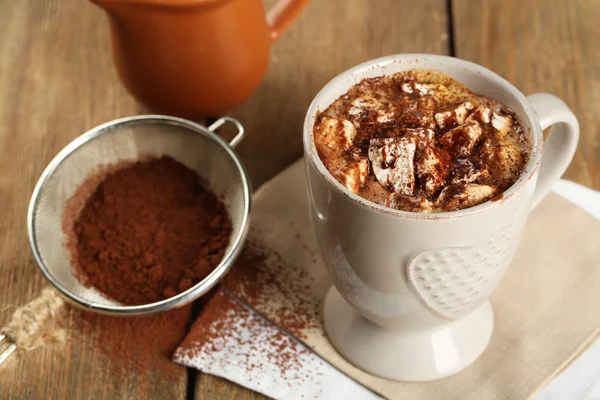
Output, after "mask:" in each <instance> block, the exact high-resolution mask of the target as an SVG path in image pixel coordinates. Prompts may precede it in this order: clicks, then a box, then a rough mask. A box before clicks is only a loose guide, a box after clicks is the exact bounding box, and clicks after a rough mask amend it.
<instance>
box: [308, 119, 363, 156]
mask: <svg viewBox="0 0 600 400" xmlns="http://www.w3.org/2000/svg"><path fill="white" fill-rule="evenodd" d="M317 132H318V133H319V135H321V137H322V139H321V141H322V142H323V143H324V144H325V145H326V146H327V147H329V148H330V149H346V150H348V149H349V148H350V147H351V146H352V142H353V141H354V138H355V137H356V127H355V126H354V124H353V123H352V122H350V121H348V120H347V119H337V118H328V117H323V119H321V122H320V123H319V125H318V126H317Z"/></svg>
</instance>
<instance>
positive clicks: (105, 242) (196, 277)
mask: <svg viewBox="0 0 600 400" xmlns="http://www.w3.org/2000/svg"><path fill="white" fill-rule="evenodd" d="M91 179H94V178H91ZM66 214H68V213H66ZM67 228H68V227H67ZM71 229H72V230H73V231H74V233H75V235H71V236H70V241H69V244H68V247H69V249H70V250H71V254H72V263H73V265H74V267H75V269H76V271H77V275H78V278H80V279H81V280H82V281H83V283H84V284H86V285H87V286H93V287H95V288H96V289H98V290H99V291H100V292H102V293H103V294H105V295H106V296H107V297H109V298H111V299H114V300H116V301H118V302H120V303H123V304H126V305H140V304H147V303H153V302H157V301H160V300H164V299H166V298H169V297H172V296H175V295H176V294H178V293H180V292H183V291H185V290H187V289H189V288H190V287H192V286H194V285H195V284H197V283H198V282H200V281H201V280H202V279H204V278H205V277H206V276H207V275H208V274H209V273H210V272H211V271H212V270H213V269H214V268H215V267H216V266H217V265H218V264H219V263H220V261H221V259H222V258H223V254H224V252H225V249H226V247H227V244H228V243H229V238H230V234H231V221H230V220H229V217H228V216H227V213H226V209H225V206H224V205H223V203H221V202H220V201H219V200H218V199H217V197H216V196H215V195H214V194H213V193H211V192H210V191H209V190H207V189H206V188H205V187H204V186H203V185H202V183H201V181H200V177H199V176H198V174H196V172H195V171H193V170H191V169H189V168H187V167H186V166H185V165H183V164H181V163H179V162H177V161H176V160H174V159H172V158H170V157H162V158H160V159H152V160H148V161H141V162H137V163H134V164H133V165H130V166H128V167H125V168H122V169H119V170H117V171H114V172H111V173H109V174H108V176H106V177H105V178H104V180H103V181H102V182H101V183H100V184H99V186H98V187H97V189H96V191H95V192H94V193H93V194H92V195H91V197H90V198H89V199H88V200H87V202H86V204H85V206H84V207H83V209H82V210H81V212H80V213H79V217H78V219H77V220H76V221H75V223H74V226H72V228H71Z"/></svg>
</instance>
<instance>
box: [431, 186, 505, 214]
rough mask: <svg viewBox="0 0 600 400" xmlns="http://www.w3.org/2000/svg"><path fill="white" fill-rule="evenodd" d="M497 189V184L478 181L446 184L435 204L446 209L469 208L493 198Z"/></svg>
mask: <svg viewBox="0 0 600 400" xmlns="http://www.w3.org/2000/svg"><path fill="white" fill-rule="evenodd" d="M496 191H497V188H496V187H495V186H487V185H478V184H476V183H469V184H466V185H465V184H458V185H451V186H446V187H445V188H444V189H443V190H442V192H441V193H440V195H439V196H438V198H437V200H436V201H435V206H436V208H439V209H443V210H446V211H452V210H458V209H460V208H468V207H472V206H474V205H476V204H479V203H483V202H484V201H486V200H489V199H491V198H492V197H493V196H494V195H495V194H496Z"/></svg>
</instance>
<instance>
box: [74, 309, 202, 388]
mask: <svg viewBox="0 0 600 400" xmlns="http://www.w3.org/2000/svg"><path fill="white" fill-rule="evenodd" d="M69 312H70V332H71V337H72V338H74V339H78V340H80V341H83V340H86V339H88V340H89V338H91V345H92V346H93V348H94V349H97V350H99V351H100V352H101V353H103V354H104V355H105V356H106V357H107V358H108V359H109V361H110V362H109V363H108V364H107V366H108V373H109V375H110V382H107V385H108V387H109V389H112V390H120V389H121V388H122V386H123V385H124V384H127V383H131V380H132V379H136V380H137V383H138V384H139V385H141V386H144V387H145V388H146V389H148V386H150V384H151V383H152V384H161V383H164V382H167V383H168V382H174V381H177V380H179V379H181V376H182V370H181V368H179V367H176V366H175V365H173V363H172V362H171V361H170V360H171V356H172V354H173V351H174V350H175V348H176V347H177V346H178V345H179V343H181V341H182V340H183V339H184V337H185V335H186V333H187V331H188V326H189V323H190V317H191V306H186V307H182V308H178V309H175V310H172V311H167V312H163V313H158V314H153V315H149V316H133V317H114V316H107V315H101V314H95V313H90V312H86V311H82V310H79V309H75V308H71V309H70V310H69Z"/></svg>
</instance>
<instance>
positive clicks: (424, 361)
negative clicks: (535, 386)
mask: <svg viewBox="0 0 600 400" xmlns="http://www.w3.org/2000/svg"><path fill="white" fill-rule="evenodd" d="M324 319H325V330H326V332H327V335H328V337H329V340H330V341H331V343H332V344H333V346H334V347H335V348H336V349H337V351H338V352H339V353H340V354H341V355H342V356H343V357H344V358H345V359H346V360H348V361H349V362H350V363H352V364H354V365H355V366H357V367H358V368H360V369H362V370H364V371H366V372H368V373H370V374H373V375H377V376H380V377H382V378H386V379H392V380H396V381H408V382H423V381H431V380H436V379H441V378H445V377H447V376H450V375H452V374H455V373H457V372H459V371H461V370H462V369H464V368H466V367H468V366H469V365H471V364H472V363H473V362H474V361H475V360H476V359H477V358H478V357H479V356H480V355H481V354H482V353H483V351H484V350H485V349H486V347H487V345H488V343H489V341H490V337H491V336H492V331H493V328H494V313H493V311H492V307H491V305H490V303H489V301H486V302H485V303H483V304H482V305H481V306H479V307H478V308H477V309H475V310H473V311H472V312H471V313H469V314H467V315H466V316H464V317H462V318H460V319H458V320H455V321H448V322H447V323H442V324H440V325H439V326H436V327H435V328H432V329H430V330H426V331H418V332H414V331H413V332H407V331H402V330H389V329H384V328H382V327H380V326H379V325H376V324H374V323H373V322H371V321H369V320H367V319H366V318H364V317H363V316H361V315H360V314H358V313H357V312H356V311H355V310H354V309H353V308H352V306H351V305H350V304H348V302H346V300H344V298H343V297H342V296H341V295H340V293H339V292H338V291H337V289H336V288H335V287H332V288H331V289H330V290H329V293H328V294H327V297H326V299H325V305H324Z"/></svg>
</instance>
